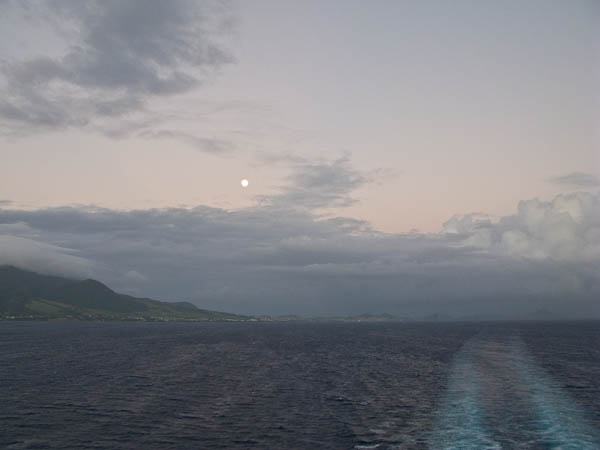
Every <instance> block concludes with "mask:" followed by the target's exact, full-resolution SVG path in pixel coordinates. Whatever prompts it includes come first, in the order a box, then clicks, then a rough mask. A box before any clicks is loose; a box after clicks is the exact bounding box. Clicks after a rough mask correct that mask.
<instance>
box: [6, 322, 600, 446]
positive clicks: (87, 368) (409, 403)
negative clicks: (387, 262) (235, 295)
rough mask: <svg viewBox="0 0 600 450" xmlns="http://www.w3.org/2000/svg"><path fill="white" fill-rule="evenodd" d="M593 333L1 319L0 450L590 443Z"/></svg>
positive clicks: (500, 327)
mask: <svg viewBox="0 0 600 450" xmlns="http://www.w3.org/2000/svg"><path fill="white" fill-rule="evenodd" d="M599 429H600V326H599V324H598V323H597V322H578V323H575V322H573V323H567V322H565V323H496V324H490V323H488V324H484V323H480V324H478V323H464V324H450V323H448V324H425V323H419V324H418V323H414V324H402V323H389V324H385V323H377V324H365V323H355V324H350V323H347V324H346V323H329V324H324V323H323V324H321V323H320V324H312V323H230V324H219V323H188V324H184V323H179V324H177V323H77V322H74V323H71V322H62V323H59V322H54V323H43V322H19V323H15V322H4V323H0V448H11V449H24V448H30V449H33V448H36V449H43V448H68V449H92V448H94V449H212V448H215V449H218V448H270V449H293V448H298V449H329V448H330V449H353V448H365V449H367V448H377V449H380V450H383V449H392V448H393V449H425V448H431V449H438V448H439V449H452V448H455V449H483V448H490V449H513V448H519V449H521V448H522V449H550V448H561V449H600V439H599V437H598V430H599Z"/></svg>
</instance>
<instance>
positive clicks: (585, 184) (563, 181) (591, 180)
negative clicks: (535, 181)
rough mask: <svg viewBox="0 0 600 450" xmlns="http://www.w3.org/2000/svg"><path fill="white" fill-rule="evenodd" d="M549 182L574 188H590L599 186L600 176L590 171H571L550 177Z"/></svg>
mask: <svg viewBox="0 0 600 450" xmlns="http://www.w3.org/2000/svg"><path fill="white" fill-rule="evenodd" d="M548 181H549V182H550V183H553V184H558V185H561V186H572V187H576V188H590V187H595V186H600V178H598V177H597V176H596V175H594V174H591V173H584V172H571V173H569V174H567V175H562V176H557V177H552V178H550V179H549V180H548Z"/></svg>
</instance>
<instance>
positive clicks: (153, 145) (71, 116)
mask: <svg viewBox="0 0 600 450" xmlns="http://www.w3.org/2000/svg"><path fill="white" fill-rule="evenodd" d="M0 6H1V7H2V10H3V14H2V16H1V17H0V38H1V39H0V158H1V161H2V163H1V164H0V264H13V265H16V266H19V267H23V268H28V269H31V270H36V271H40V272H44V273H57V274H61V275H66V276H71V277H79V278H83V277H94V278H97V279H100V280H102V281H104V282H106V283H108V284H109V285H110V286H111V287H113V288H115V289H117V290H119V291H121V292H127V293H131V294H134V295H143V296H151V297H154V298H160V299H164V300H189V301H192V302H193V303H195V304H196V305H198V306H201V307H205V308H211V309H217V310H223V311H230V312H239V313H250V314H305V315H341V314H355V313H365V312H371V313H376V312H390V313H394V314H399V315H408V316H418V315H422V314H430V313H436V312H439V313H442V314H447V315H452V316H454V317H458V316H470V315H497V316H509V315H511V314H528V313H531V312H535V311H538V310H549V311H552V312H553V313H555V314H557V315H560V316H569V315H575V316H589V315H590V314H593V315H596V316H600V303H599V300H600V271H598V269H597V267H600V265H599V263H600V194H599V189H600V148H599V145H600V89H598V81H599V80H600V26H599V25H600V4H599V3H598V2H596V1H592V0H589V1H583V0H581V1H580V0H576V1H571V2H563V1H552V0H550V1H547V0H544V1H541V0H539V1H538V0H531V1H528V2H521V1H505V2H492V1H474V0H472V1H466V0H460V1H456V2H451V3H450V2H442V1H432V0H428V1H418V2H417V1H414V2H409V1H402V2H398V1H375V2H363V1H344V2H336V1H331V0H328V1H304V2H291V1H267V0H262V1H253V2H241V1H238V2H236V1H231V2H229V1H191V0H190V1H185V0H176V1H172V2H162V1H158V0H157V1H142V0H127V1H116V0H115V1H111V0H106V1H87V0H86V1H75V0H55V1H43V2H42V1H16V0H0ZM243 178H247V179H248V180H249V186H248V187H247V188H243V187H242V186H241V185H240V180H241V179H243Z"/></svg>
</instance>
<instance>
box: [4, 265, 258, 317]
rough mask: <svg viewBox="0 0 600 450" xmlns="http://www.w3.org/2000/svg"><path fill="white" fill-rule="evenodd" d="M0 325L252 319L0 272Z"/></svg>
mask: <svg viewBox="0 0 600 450" xmlns="http://www.w3.org/2000/svg"><path fill="white" fill-rule="evenodd" d="M0 319H4V320H10V319H12V320H16V319H33V320H43V319H74V320H144V321H167V320H180V321H253V320H257V319H256V318H253V317H249V316H240V315H236V314H228V313H222V312H216V311H208V310H203V309H198V308H197V307H196V306H194V305H192V304H191V303H187V302H175V303H169V302H161V301H158V300H152V299H149V298H136V297H132V296H130V295H124V294H119V293H117V292H115V291H113V290H112V289H110V288H109V287H108V286H106V285H104V284H102V283H100V282H99V281H96V280H71V279H67V278H62V277H56V276H48V275H41V274H38V273H34V272H29V271H26V270H21V269H17V268H16V267H12V266H0Z"/></svg>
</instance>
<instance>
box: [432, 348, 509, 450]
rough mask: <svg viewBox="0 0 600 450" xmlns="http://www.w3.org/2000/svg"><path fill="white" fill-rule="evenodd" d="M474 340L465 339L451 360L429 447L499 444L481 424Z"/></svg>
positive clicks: (493, 446) (439, 449) (442, 449)
mask: <svg viewBox="0 0 600 450" xmlns="http://www.w3.org/2000/svg"><path fill="white" fill-rule="evenodd" d="M475 353H476V352H475V349H474V342H473V341H469V342H467V343H466V344H465V345H464V346H463V348H462V349H461V350H460V351H459V352H458V354H457V355H456V357H455V358H454V361H453V363H452V368H451V372H450V379H449V383H448V388H447V390H446V393H445V395H444V397H443V399H442V403H441V405H440V408H439V409H438V412H437V417H436V421H435V427H434V431H433V433H432V434H431V435H430V437H429V442H428V444H429V448H431V449H432V450H451V449H457V450H458V449H462V450H471V449H473V450H475V449H477V450H483V449H489V450H495V449H500V448H501V446H500V444H498V443H497V442H495V441H494V440H493V439H492V438H491V437H490V436H489V434H488V432H487V430H486V429H485V427H484V424H483V408H482V402H481V373H480V372H479V370H478V368H477V365H476V363H475Z"/></svg>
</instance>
